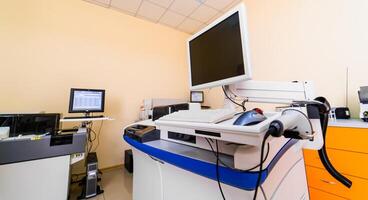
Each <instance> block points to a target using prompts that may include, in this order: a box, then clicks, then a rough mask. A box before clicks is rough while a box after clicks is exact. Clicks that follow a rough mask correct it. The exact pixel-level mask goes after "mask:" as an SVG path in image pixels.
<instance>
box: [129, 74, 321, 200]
mask: <svg viewBox="0 0 368 200" xmlns="http://www.w3.org/2000/svg"><path fill="white" fill-rule="evenodd" d="M242 87H243V88H242ZM244 87H245V88H244ZM230 88H232V93H234V94H235V95H236V96H237V97H238V98H239V97H241V98H245V99H247V100H248V101H252V102H263V103H264V102H267V103H277V104H291V103H293V102H313V101H312V99H313V86H312V84H311V83H310V82H260V81H247V82H245V83H242V84H237V85H232V86H230ZM270 93H271V94H272V95H269V94H270ZM295 110H297V111H295ZM302 113H304V114H302ZM264 114H265V116H266V117H267V119H266V120H265V121H263V122H261V123H259V124H256V125H252V126H235V125H233V122H234V121H235V120H236V118H237V117H238V116H235V117H234V118H232V119H229V120H226V121H223V122H220V123H215V124H211V123H193V122H184V121H165V120H161V119H159V120H157V121H155V123H154V124H155V126H156V129H159V130H160V134H161V135H160V139H161V140H160V141H161V142H156V141H155V142H149V143H147V145H149V146H152V147H155V148H159V149H160V148H163V149H165V150H166V151H170V152H174V153H176V154H178V155H183V156H187V157H191V158H196V159H200V160H207V159H209V160H208V161H207V162H211V159H213V158H210V157H211V156H213V155H211V154H209V155H207V157H206V156H202V155H206V152H211V147H210V146H209V144H208V141H207V140H210V143H211V144H212V146H214V145H215V142H214V141H216V140H217V141H218V145H219V151H220V153H222V154H224V155H227V156H230V161H229V165H230V166H232V167H234V168H235V169H239V170H245V169H249V168H251V167H253V166H256V165H257V164H259V159H260V152H261V151H260V150H261V148H260V146H261V143H262V139H263V137H264V135H265V133H266V132H267V131H268V128H269V126H270V124H271V122H273V121H274V120H279V121H282V122H283V124H284V126H285V127H284V128H285V129H289V128H290V129H293V130H296V131H298V132H300V133H301V134H304V135H305V136H308V138H309V139H306V140H299V141H298V142H297V143H296V144H295V145H293V146H292V147H291V148H290V149H288V150H287V151H286V152H285V153H284V155H283V156H282V157H281V158H280V160H279V161H278V162H277V164H276V165H275V167H274V169H273V171H271V173H270V174H269V176H268V178H267V179H266V180H265V182H264V183H263V184H262V188H263V190H264V194H263V195H261V192H260V191H259V195H258V197H259V199H266V197H267V199H276V200H277V199H282V200H289V199H290V200H293V199H300V198H303V199H309V193H308V187H307V181H306V175H305V167H304V162H303V161H304V159H303V153H302V149H303V148H309V149H316V150H318V149H320V148H321V147H322V146H323V137H322V130H321V124H320V120H319V119H306V117H305V116H307V114H308V112H307V109H306V107H285V108H283V111H279V112H265V113H264ZM309 122H310V123H311V124H312V127H310V124H309ZM139 124H142V123H139ZM311 130H313V133H312V132H311ZM169 133H180V134H184V135H186V136H195V138H196V142H195V143H188V142H186V141H180V140H177V139H172V138H170V137H169ZM206 133H208V134H206ZM211 134H212V135H211ZM216 134H217V135H216ZM267 141H268V143H269V149H268V148H267V151H268V152H269V153H268V154H269V155H268V157H267V158H266V159H265V161H264V166H268V165H270V164H271V163H272V161H273V159H274V158H275V157H277V156H278V154H279V152H280V151H281V150H282V149H283V147H284V146H285V145H286V144H287V143H288V141H289V139H286V138H284V137H279V138H273V137H272V138H270V139H269V140H267ZM178 145H179V146H178ZM193 147H194V148H193ZM133 155H134V162H135V164H134V177H133V182H134V184H133V200H145V199H152V200H163V199H178V200H184V199H201V200H202V199H203V200H212V199H221V198H222V197H221V195H220V192H219V190H218V186H217V183H216V181H215V180H211V179H208V178H206V177H202V176H199V175H197V174H195V173H191V172H189V171H187V170H183V169H181V168H179V167H176V166H175V165H171V164H169V163H165V161H162V160H160V159H158V158H155V157H152V156H151V155H147V154H145V153H143V152H142V151H140V150H139V149H136V148H134V147H133ZM201 156H202V157H201ZM224 159H225V160H226V158H224ZM212 162H214V161H213V160H212ZM257 170H258V169H257V168H255V169H254V171H255V172H256V171H257ZM295 183H298V184H295ZM152 185H154V187H152ZM222 186H223V190H224V193H225V196H226V197H227V199H250V198H251V197H252V196H253V194H254V191H247V190H241V189H239V188H236V187H232V186H229V185H226V184H223V183H222ZM184 188H185V189H184ZM199 188H200V190H199ZM291 188H292V189H291ZM262 196H263V198H262Z"/></svg>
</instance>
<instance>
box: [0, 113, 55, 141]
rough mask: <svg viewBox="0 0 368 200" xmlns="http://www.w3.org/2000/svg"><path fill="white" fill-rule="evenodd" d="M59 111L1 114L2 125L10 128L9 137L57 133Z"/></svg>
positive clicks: (0, 121)
mask: <svg viewBox="0 0 368 200" xmlns="http://www.w3.org/2000/svg"><path fill="white" fill-rule="evenodd" d="M59 120H60V114H59V113H35V114H0V127H8V128H9V137H17V136H19V135H34V134H35V135H42V134H46V133H49V134H52V135H55V134H57V131H58V130H59Z"/></svg>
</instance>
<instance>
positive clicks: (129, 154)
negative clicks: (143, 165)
mask: <svg viewBox="0 0 368 200" xmlns="http://www.w3.org/2000/svg"><path fill="white" fill-rule="evenodd" d="M124 167H125V169H126V170H127V171H128V172H129V173H133V151H132V150H131V149H128V150H125V152H124Z"/></svg>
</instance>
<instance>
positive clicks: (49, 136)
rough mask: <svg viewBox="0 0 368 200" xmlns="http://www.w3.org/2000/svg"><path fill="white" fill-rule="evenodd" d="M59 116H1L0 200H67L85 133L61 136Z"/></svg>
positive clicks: (84, 143)
mask: <svg viewBox="0 0 368 200" xmlns="http://www.w3.org/2000/svg"><path fill="white" fill-rule="evenodd" d="M59 116H60V114H46V113H34V114H30V113H29V114H0V126H1V127H3V128H4V127H8V130H9V132H8V137H7V138H2V139H0V199H1V200H3V199H4V200H24V199H27V200H50V199H53V200H67V199H68V195H69V184H70V169H71V165H72V164H74V163H76V162H79V161H81V160H83V158H84V152H85V145H86V138H87V137H86V132H79V133H75V134H66V133H63V134H61V133H59V132H58V130H59Z"/></svg>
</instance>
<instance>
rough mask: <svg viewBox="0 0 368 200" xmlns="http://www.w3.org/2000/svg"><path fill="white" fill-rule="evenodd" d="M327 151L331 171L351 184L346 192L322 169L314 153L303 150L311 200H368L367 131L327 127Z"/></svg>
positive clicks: (364, 129) (316, 153)
mask: <svg viewBox="0 0 368 200" xmlns="http://www.w3.org/2000/svg"><path fill="white" fill-rule="evenodd" d="M327 131H328V132H327V138H326V141H325V142H326V147H327V153H328V156H329V158H330V161H331V163H332V164H333V165H334V167H335V168H336V169H337V170H338V171H339V172H340V173H342V174H343V175H344V176H346V177H347V178H349V179H350V180H351V181H352V182H353V186H352V187H351V188H350V189H348V188H346V187H345V186H343V185H342V184H341V183H339V182H338V181H337V180H335V179H334V178H333V177H332V176H331V175H330V174H329V173H328V172H327V171H326V170H325V169H324V167H323V165H322V163H321V161H320V159H319V156H318V152H317V151H312V150H305V151H304V159H305V164H306V172H307V179H308V186H309V192H310V199H311V200H330V199H336V200H341V199H353V200H365V199H368V129H367V128H349V127H329V128H328V130H327Z"/></svg>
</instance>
